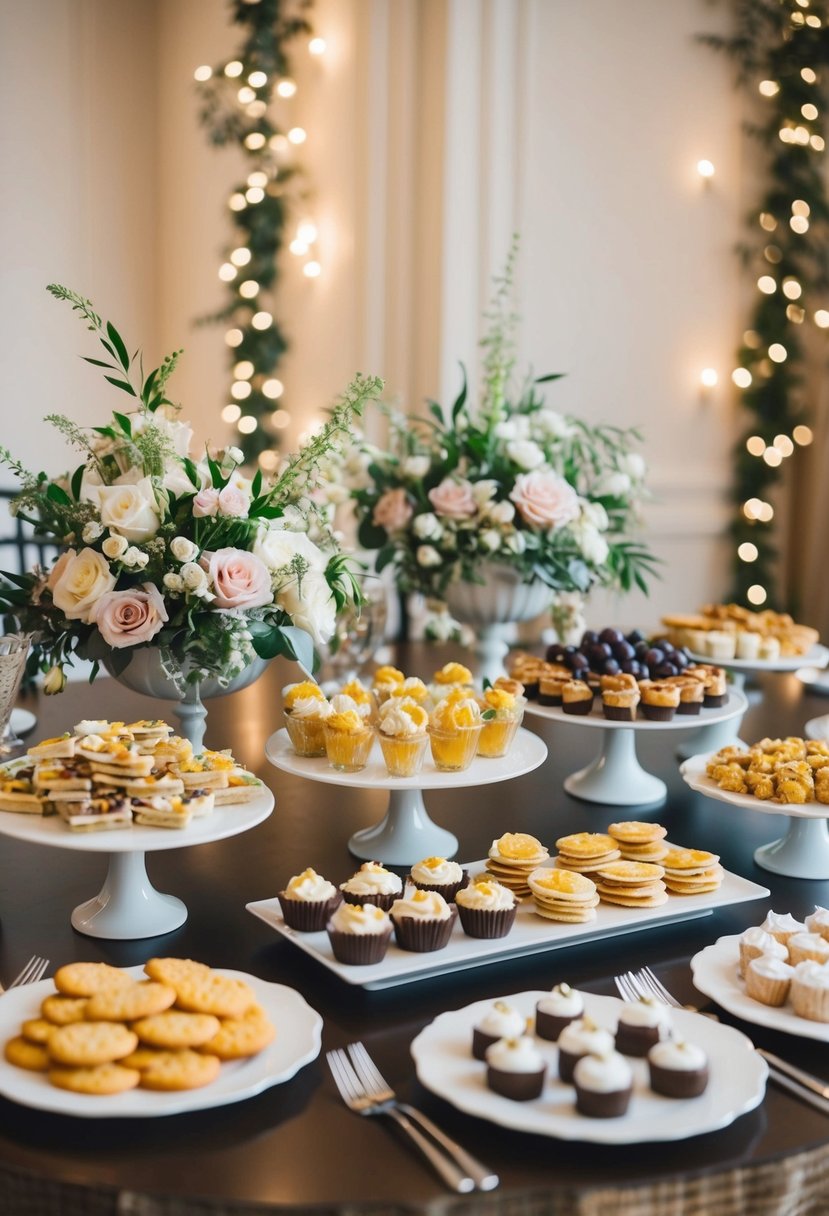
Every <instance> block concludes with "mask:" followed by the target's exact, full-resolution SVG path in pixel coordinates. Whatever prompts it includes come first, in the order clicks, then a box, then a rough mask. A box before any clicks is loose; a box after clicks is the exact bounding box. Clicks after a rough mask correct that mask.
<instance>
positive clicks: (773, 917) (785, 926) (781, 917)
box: [760, 909, 817, 946]
mask: <svg viewBox="0 0 829 1216" xmlns="http://www.w3.org/2000/svg"><path fill="white" fill-rule="evenodd" d="M816 910H817V909H816ZM760 928H761V929H762V930H763V931H764V932H765V933H768V934H769V935H770V936H771V937H773V938H774V939H775V940H776V941H778V942H782V944H783V945H784V946H785V945H787V943H788V941H789V938H790V937H792V936H793V935H794V934H795V933H806V932H807V929H806V925H805V924H804V923H803V922H802V921H799V920H795V918H794V917H793V916H792V914H791V912H769V914H768V915H767V916H766V919H765V920H764V921H763V923H762V925H761V926H760Z"/></svg>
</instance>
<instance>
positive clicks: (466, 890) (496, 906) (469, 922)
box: [455, 874, 518, 939]
mask: <svg viewBox="0 0 829 1216" xmlns="http://www.w3.org/2000/svg"><path fill="white" fill-rule="evenodd" d="M455 906H456V908H457V909H458V918H459V920H460V922H461V928H462V929H463V931H464V933H465V934H466V936H467V937H477V938H487V939H495V938H499V937H506V935H507V934H508V933H509V931H510V929H511V928H512V926H513V925H514V924H515V917H516V913H517V911H518V901H517V900H516V898H515V896H514V895H513V893H512V891H510V889H509V887H505V886H503V884H502V883H500V882H496V881H495V879H494V878H490V877H488V875H486V874H479V875H478V876H477V878H476V879H475V880H474V881H473V882H471V883H469V885H468V886H466V887H461V889H460V890H459V891H458V892H457V894H456V895H455Z"/></svg>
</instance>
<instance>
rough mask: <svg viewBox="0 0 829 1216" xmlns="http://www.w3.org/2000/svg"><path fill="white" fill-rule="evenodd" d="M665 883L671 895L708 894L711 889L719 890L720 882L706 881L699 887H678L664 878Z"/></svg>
mask: <svg viewBox="0 0 829 1216" xmlns="http://www.w3.org/2000/svg"><path fill="white" fill-rule="evenodd" d="M665 885H666V886H667V888H668V890H669V891H670V892H671V894H672V895H708V894H709V893H710V892H711V891H719V889H720V887H721V886H722V883H721V882H707V883H703V884H702V885H701V886H699V887H680V886H675V885H674V883H672V882H670V881H669V880H666V882H665Z"/></svg>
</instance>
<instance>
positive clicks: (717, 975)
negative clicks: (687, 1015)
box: [691, 935, 829, 1043]
mask: <svg viewBox="0 0 829 1216" xmlns="http://www.w3.org/2000/svg"><path fill="white" fill-rule="evenodd" d="M739 943H740V938H739V936H737V935H735V936H733V937H720V938H718V939H717V941H715V942H714V944H713V945H711V946H706V947H705V949H704V950H701V951H700V952H699V954H695V955H694V957H693V958H692V959H691V971H692V972H693V976H694V985H695V987H697V988H699V990H700V992H704V993H705V995H706V996H709V997H710V998H711V1000H712V1001H716V1002H717V1004H718V1005H722V1007H723V1009H726V1010H728V1012H729V1013H733V1014H734V1016H735V1017H737V1018H742V1019H743V1021H744V1022H753V1023H754V1025H755V1026H768V1027H770V1029H772V1030H782V1031H784V1032H785V1033H786V1034H796V1035H799V1036H800V1038H802V1039H819V1040H820V1041H821V1042H822V1043H829V1022H811V1021H809V1019H808V1018H801V1017H798V1015H797V1014H796V1013H795V1012H794V1010H793V1009H792V1007H791V1005H790V1004H788V1003H786V1004H785V1005H781V1006H780V1007H779V1008H775V1007H774V1006H772V1005H763V1004H762V1003H761V1002H760V1001H755V1000H752V998H751V997H750V996H746V991H745V981H744V980H742V979H741V978H740V975H739V972H738V970H737V964H738V963H739V961H740V945H739Z"/></svg>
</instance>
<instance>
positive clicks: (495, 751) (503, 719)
mask: <svg viewBox="0 0 829 1216" xmlns="http://www.w3.org/2000/svg"><path fill="white" fill-rule="evenodd" d="M525 705H526V698H525V697H515V696H513V694H512V693H511V692H507V691H506V689H503V688H494V687H493V688H487V689H486V690H485V692H484V695H483V697H482V699H481V702H480V706H481V710H482V717H483V720H484V725H483V729H482V730H481V737H480V738H479V740H478V755H479V756H487V757H489V758H491V759H494V758H496V757H498V756H505V755H506V754H507V752H508V751H509V749H510V745H511V744H512V741H513V739H514V738H515V734H516V731H517V730H518V727H519V726H520V725H521V719H522V718H523V717H524V706H525Z"/></svg>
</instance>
